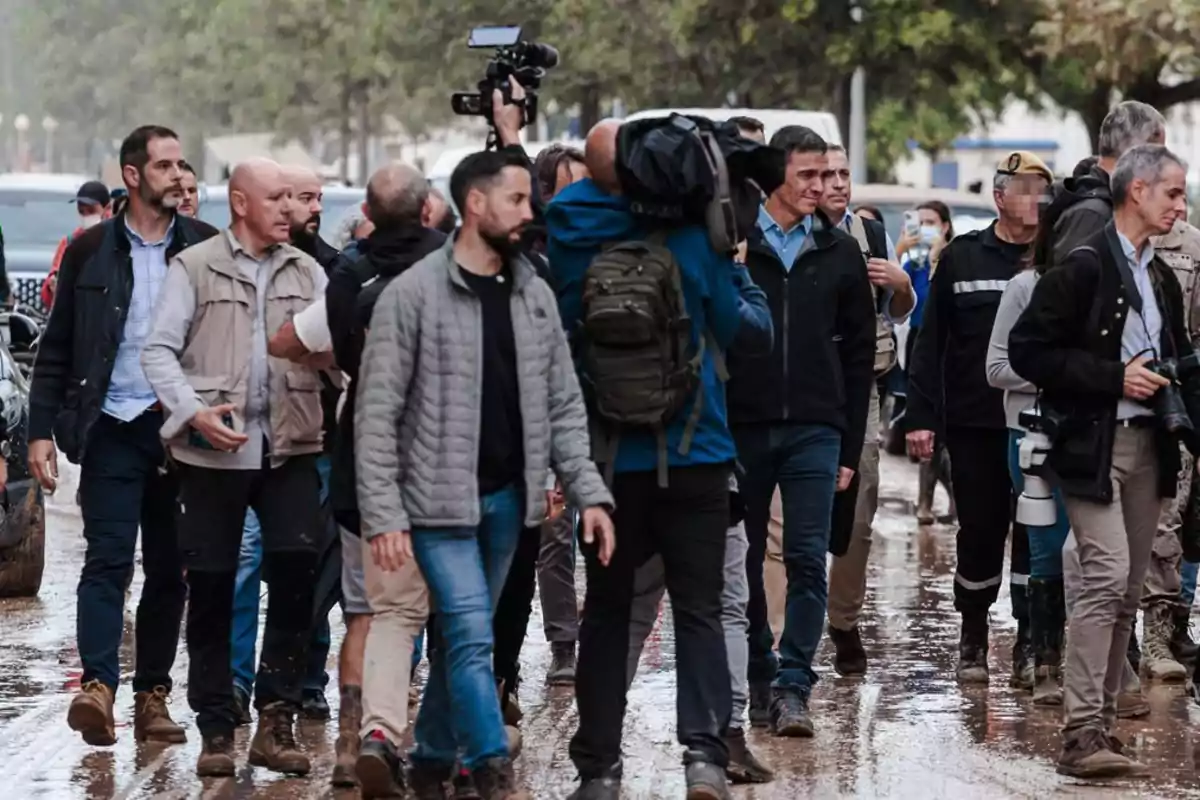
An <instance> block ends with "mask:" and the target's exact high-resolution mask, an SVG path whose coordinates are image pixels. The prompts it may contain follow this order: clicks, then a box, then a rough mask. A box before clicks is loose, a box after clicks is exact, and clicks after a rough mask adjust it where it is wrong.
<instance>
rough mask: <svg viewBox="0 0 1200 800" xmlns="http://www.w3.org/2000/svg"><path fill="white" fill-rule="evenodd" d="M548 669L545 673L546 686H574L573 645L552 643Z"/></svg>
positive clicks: (570, 643)
mask: <svg viewBox="0 0 1200 800" xmlns="http://www.w3.org/2000/svg"><path fill="white" fill-rule="evenodd" d="M550 649H551V661H550V669H549V670H547V671H546V685H547V686H574V685H575V643H574V642H553V643H551V645H550Z"/></svg>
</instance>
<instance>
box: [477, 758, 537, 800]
mask: <svg viewBox="0 0 1200 800" xmlns="http://www.w3.org/2000/svg"><path fill="white" fill-rule="evenodd" d="M471 777H472V778H474V779H475V791H477V792H478V793H479V796H480V797H481V798H482V800H532V798H533V795H531V794H530V793H529V792H526V791H524V790H522V789H518V788H517V778H516V775H514V774H513V765H512V761H510V760H508V759H507V758H489V759H488V760H487V761H485V762H483V763H482V764H481V765H479V766H478V767H476V768H475V769H473V770H472V771H471Z"/></svg>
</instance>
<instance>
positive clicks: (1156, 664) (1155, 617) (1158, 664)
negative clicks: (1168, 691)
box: [1141, 604, 1187, 683]
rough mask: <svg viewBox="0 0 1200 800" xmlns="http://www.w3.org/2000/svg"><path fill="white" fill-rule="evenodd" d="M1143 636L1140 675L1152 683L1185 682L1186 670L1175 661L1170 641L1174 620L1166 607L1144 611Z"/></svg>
mask: <svg viewBox="0 0 1200 800" xmlns="http://www.w3.org/2000/svg"><path fill="white" fill-rule="evenodd" d="M1144 622H1145V635H1144V636H1143V637H1142V665H1141V666H1142V670H1141V671H1142V674H1143V675H1145V676H1146V677H1147V678H1149V679H1150V680H1152V681H1162V682H1163V683H1182V682H1184V681H1185V680H1187V668H1186V667H1184V666H1183V664H1180V663H1179V662H1178V661H1176V660H1175V655H1174V654H1173V653H1172V652H1171V639H1172V638H1173V637H1174V635H1175V619H1174V616H1173V613H1172V609H1171V607H1170V606H1167V605H1161V604H1160V605H1154V606H1151V607H1150V608H1148V609H1146V617H1145V620H1144Z"/></svg>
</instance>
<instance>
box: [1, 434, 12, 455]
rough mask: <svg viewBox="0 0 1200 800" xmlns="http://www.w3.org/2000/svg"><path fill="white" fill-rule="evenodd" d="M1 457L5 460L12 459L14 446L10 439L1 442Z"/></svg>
mask: <svg viewBox="0 0 1200 800" xmlns="http://www.w3.org/2000/svg"><path fill="white" fill-rule="evenodd" d="M0 456H2V457H4V458H5V459H9V458H12V445H11V444H9V443H8V439H5V440H4V441H2V442H0Z"/></svg>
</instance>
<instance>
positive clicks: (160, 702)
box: [133, 686, 187, 744]
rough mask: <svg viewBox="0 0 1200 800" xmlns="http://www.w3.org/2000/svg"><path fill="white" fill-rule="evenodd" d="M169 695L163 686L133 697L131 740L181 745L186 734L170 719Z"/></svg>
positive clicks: (180, 726) (181, 727)
mask: <svg viewBox="0 0 1200 800" xmlns="http://www.w3.org/2000/svg"><path fill="white" fill-rule="evenodd" d="M170 702H171V695H170V694H169V693H168V692H167V688H166V687H165V686H155V687H154V689H153V691H149V692H138V693H137V694H135V695H134V696H133V709H134V710H133V738H134V739H135V740H136V741H139V742H162V743H165V744H183V743H184V742H186V741H187V734H186V733H184V730H183V726H182V725H179V724H177V723H176V722H175V720H173V719H171V712H170V711H169V710H168V709H167V704H168V703H170Z"/></svg>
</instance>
